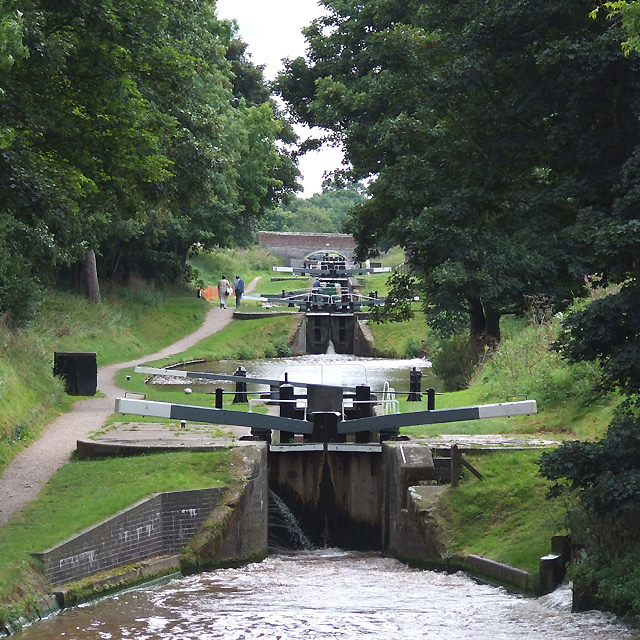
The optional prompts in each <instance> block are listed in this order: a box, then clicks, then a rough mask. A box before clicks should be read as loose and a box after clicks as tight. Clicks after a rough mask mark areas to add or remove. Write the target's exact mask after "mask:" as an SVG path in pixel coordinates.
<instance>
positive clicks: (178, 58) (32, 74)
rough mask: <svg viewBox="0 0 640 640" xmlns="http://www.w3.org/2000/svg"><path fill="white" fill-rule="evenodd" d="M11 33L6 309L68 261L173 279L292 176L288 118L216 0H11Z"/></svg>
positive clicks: (1, 81) (1, 60)
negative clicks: (285, 145)
mask: <svg viewBox="0 0 640 640" xmlns="http://www.w3.org/2000/svg"><path fill="white" fill-rule="evenodd" d="M18 5H19V8H20V11H19V12H18V11H17V8H18ZM0 35H2V36H3V37H6V41H3V42H2V45H0V67H1V68H2V70H3V74H2V76H0V114H1V115H0V118H1V121H0V289H1V293H0V312H4V311H11V312H14V315H15V316H16V317H17V316H18V315H20V316H22V317H23V318H26V317H27V316H28V313H27V312H26V309H25V306H24V304H23V301H22V300H21V299H20V297H19V296H18V293H17V292H18V291H19V290H20V288H21V287H20V283H22V288H25V289H26V288H29V289H30V290H33V291H34V292H36V290H37V287H38V286H40V285H41V284H42V283H43V282H48V281H51V280H53V279H54V278H55V277H56V275H58V274H63V275H64V276H65V277H68V274H69V273H71V274H72V280H73V283H74V285H77V286H80V284H81V282H82V281H83V279H84V281H85V282H86V281H87V275H88V274H89V273H92V274H93V277H92V282H91V283H90V284H91V286H90V287H89V289H90V291H92V292H93V295H94V297H95V298H96V299H97V295H98V291H99V288H98V283H97V271H100V273H101V276H102V277H106V278H121V279H126V278H127V277H128V275H129V274H130V273H131V272H132V271H139V272H140V273H142V274H143V275H145V276H148V277H152V278H155V279H158V280H163V281H166V280H172V279H174V278H176V277H178V276H180V275H181V274H184V273H185V271H186V257H187V254H188V252H189V251H190V249H191V247H193V246H194V245H195V244H198V245H199V246H203V247H207V246H214V245H216V244H225V243H227V244H228V243H230V242H233V240H234V236H235V235H237V233H238V229H241V228H242V227H243V225H245V226H246V225H249V226H251V225H253V224H254V223H255V222H254V221H255V219H256V218H257V217H258V216H260V215H262V213H263V211H264V209H265V207H267V206H273V204H274V203H275V202H278V201H279V199H281V198H284V197H286V196H287V194H288V193H290V192H292V191H293V190H294V189H295V187H296V183H295V178H296V175H297V173H296V169H295V166H294V164H293V161H292V158H291V155H290V153H288V152H286V151H282V152H281V151H280V150H279V148H278V147H279V144H280V142H279V140H280V139H287V140H289V139H290V135H291V130H290V128H288V125H286V124H285V123H284V120H283V119H282V117H281V116H280V114H278V113H277V112H276V109H275V107H274V104H273V102H272V100H271V98H270V97H269V96H268V91H267V90H266V84H265V82H264V80H263V79H262V75H261V71H260V69H259V68H258V67H255V68H254V67H252V66H251V65H250V63H249V62H247V61H246V60H244V61H243V60H242V59H240V58H241V56H240V58H239V57H238V55H237V50H238V47H239V45H238V44H237V37H236V33H235V30H234V27H233V25H232V24H231V23H229V22H225V21H220V20H218V19H217V17H216V14H215V3H214V2H212V1H208V0H203V1H202V2H191V1H190V0H178V1H171V2H169V0H149V1H147V0H145V1H144V2H143V1H142V0H132V1H131V2H126V3H125V2H121V1H120V0H105V1H104V2H100V3H97V4H96V3H95V2H90V1H89V0H71V1H70V2H66V3H62V4H60V3H51V2H50V1H49V0H24V1H22V2H20V3H17V2H15V1H13V0H8V2H6V3H4V4H3V8H2V10H0ZM234 47H235V49H234ZM241 48H242V47H241V45H240V49H241ZM234 50H235V51H236V54H234V53H233V51H234ZM232 66H233V68H234V69H235V70H236V73H235V74H234V73H233V72H232ZM242 74H244V75H245V78H244V81H243V82H242V83H239V82H236V84H234V81H238V78H239V76H240V75H242ZM240 85H241V86H240ZM234 90H236V91H238V92H239V93H240V92H241V93H243V94H246V95H242V96H240V95H238V96H235V95H234ZM12 256H20V258H19V259H18V260H15V261H14V263H15V265H16V266H14V264H12V261H11V259H12ZM94 256H95V260H94V259H93V258H94ZM93 264H96V265H97V267H96V269H95V270H93V272H91V271H88V270H87V269H86V267H87V266H90V265H93ZM83 265H84V267H85V268H83ZM82 274H84V276H83V277H81V275H82ZM35 299H37V295H35V296H34V300H35Z"/></svg>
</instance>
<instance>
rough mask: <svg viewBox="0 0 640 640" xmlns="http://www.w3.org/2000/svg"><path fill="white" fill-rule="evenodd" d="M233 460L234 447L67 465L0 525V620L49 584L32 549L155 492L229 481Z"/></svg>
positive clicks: (19, 610) (18, 611)
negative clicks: (35, 565)
mask: <svg viewBox="0 0 640 640" xmlns="http://www.w3.org/2000/svg"><path fill="white" fill-rule="evenodd" d="M229 460H230V453H229V451H216V452H211V453H163V454H157V455H150V456H141V457H136V458H115V459H109V460H93V461H76V462H72V463H70V464H67V465H65V466H64V467H62V468H61V469H60V470H59V471H58V473H57V474H56V475H55V476H54V477H53V478H52V480H51V481H50V482H49V483H48V484H47V485H46V486H45V488H44V489H43V491H42V492H41V493H40V495H39V496H38V498H37V499H36V500H34V501H33V502H31V503H30V504H29V505H28V506H27V507H26V508H25V509H23V510H22V511H21V512H20V513H19V514H18V515H17V516H16V517H14V518H13V519H12V520H11V521H10V522H9V523H8V524H6V525H4V526H2V527H0V623H3V622H6V621H7V620H9V619H15V618H16V617H18V616H19V615H21V614H24V613H25V611H28V610H29V609H30V608H31V607H33V606H34V604H35V602H36V600H37V598H38V597H39V596H40V595H42V593H43V589H46V585H43V584H42V582H41V577H40V576H39V574H38V573H37V571H34V570H33V569H32V568H31V567H32V560H31V558H30V556H29V553H30V552H38V551H45V550H46V549H47V548H49V547H51V546H52V545H54V544H57V543H59V542H61V541H63V540H65V539H66V538H68V537H70V536H71V535H73V534H75V533H78V532H79V531H82V530H83V529H85V528H86V527H88V526H90V525H93V524H96V523H97V522H99V521H101V520H102V519H104V518H107V517H109V516H111V515H114V514H115V513H117V512H118V511H120V510H122V509H124V508H125V507H128V506H130V505H132V504H134V503H135V502H137V501H139V500H141V499H142V498H145V497H147V496H149V495H151V494H152V493H156V492H162V491H178V490H184V489H200V488H207V487H215V486H224V485H228V484H229V483H230V482H231V481H232V479H233V478H232V476H231V474H230V473H229ZM134 479H135V481H133V480H134ZM44 592H46V591H44Z"/></svg>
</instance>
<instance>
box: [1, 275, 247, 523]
mask: <svg viewBox="0 0 640 640" xmlns="http://www.w3.org/2000/svg"><path fill="white" fill-rule="evenodd" d="M258 280H259V278H256V279H255V280H253V281H252V282H251V283H250V284H249V285H248V286H247V291H252V290H253V289H254V288H255V286H256V285H257V283H258ZM232 315H233V309H218V308H215V307H214V308H212V309H211V310H210V311H209V313H208V314H207V316H206V318H205V321H204V323H203V325H202V326H201V327H200V328H199V329H198V330H197V331H195V332H194V333H192V334H191V335H188V336H186V337H185V338H183V339H182V340H178V342H176V343H175V344H172V345H170V346H169V347H166V348H165V349H162V350H161V351H158V352H157V353H154V354H151V355H148V356H143V357H141V358H138V359H137V360H132V361H131V362H121V363H118V364H113V365H108V366H105V367H99V368H98V389H99V391H100V392H101V393H102V394H104V397H93V398H89V399H87V400H80V401H78V402H76V403H75V405H74V407H73V410H72V411H70V412H69V413H65V414H63V415H61V416H60V417H59V418H57V420H55V421H54V422H53V423H51V424H50V425H49V426H48V427H47V428H46V430H45V431H44V432H43V433H42V435H41V436H40V438H39V439H38V440H37V441H36V442H34V443H33V444H32V445H31V446H29V447H28V448H27V449H25V450H24V451H22V453H20V454H19V455H18V456H17V457H16V458H15V459H14V460H13V462H12V463H11V464H10V465H9V466H8V467H7V469H6V470H5V473H4V475H3V476H2V478H0V525H2V524H4V523H6V522H7V521H8V520H9V519H10V518H11V516H13V514H14V513H16V512H17V511H20V509H22V508H23V507H24V506H25V505H26V504H27V503H28V502H30V501H31V500H33V499H34V498H35V497H36V496H37V495H38V493H40V490H41V489H42V487H43V486H44V485H45V484H46V483H47V481H48V480H49V478H51V477H52V476H53V475H54V474H55V473H56V471H57V470H58V469H59V468H60V467H61V466H62V465H64V464H66V463H67V462H68V461H69V456H70V455H71V453H72V452H73V451H75V449H76V441H77V439H78V438H81V437H84V436H86V435H88V434H89V433H91V432H92V431H96V430H97V429H99V428H100V427H102V426H103V424H104V422H105V421H106V420H107V418H108V417H109V416H110V415H111V414H112V413H113V409H114V405H115V400H116V398H117V397H119V396H121V395H122V393H123V392H122V390H121V389H119V388H118V387H116V385H115V383H114V377H115V374H116V372H117V371H118V370H119V369H125V368H127V367H132V366H135V365H138V364H141V363H143V362H148V361H151V360H158V359H159V358H166V357H167V356H171V355H174V354H178V353H181V352H182V351H185V350H186V349H188V348H190V347H192V346H193V345H195V344H197V343H198V342H200V340H203V339H204V338H206V337H208V336H210V335H212V334H213V333H216V332H218V331H220V330H221V329H223V328H224V327H226V326H227V325H228V324H229V322H231V319H232Z"/></svg>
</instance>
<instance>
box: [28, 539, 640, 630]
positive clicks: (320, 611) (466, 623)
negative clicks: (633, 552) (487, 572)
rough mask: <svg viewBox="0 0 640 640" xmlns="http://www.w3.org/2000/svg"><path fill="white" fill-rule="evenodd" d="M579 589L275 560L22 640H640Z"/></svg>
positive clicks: (93, 609) (376, 562)
mask: <svg viewBox="0 0 640 640" xmlns="http://www.w3.org/2000/svg"><path fill="white" fill-rule="evenodd" d="M569 604H570V595H569V592H568V590H564V591H559V592H556V593H555V594H552V595H551V596H548V597H546V598H542V599H538V600H536V599H527V598H523V597H518V596H513V595H509V594H507V593H506V592H505V591H504V590H503V589H500V588H496V587H491V586H486V585H478V584H476V583H475V582H473V581H472V580H470V579H469V578H467V577H466V576H464V575H460V574H456V575H446V574H440V573H434V572H431V571H421V570H416V569H410V568H408V567H406V566H404V565H402V564H401V563H399V562H397V561H395V560H393V559H390V558H383V557H381V556H379V555H374V554H362V553H353V552H349V553H347V552H342V551H339V550H324V551H314V552H301V553H296V554H290V555H275V556H270V557H269V558H268V559H266V560H265V561H264V562H261V563H257V564H252V565H249V566H247V567H244V568H241V569H227V570H219V571H215V572H212V573H207V574H203V575H200V576H192V577H188V578H183V579H180V580H175V581H172V582H170V583H168V584H165V585H163V586H157V587H154V588H147V589H141V590H137V591H130V592H127V593H123V594H120V595H118V596H116V597H113V598H108V599H105V600H102V601H100V602H97V603H92V604H89V605H86V606H82V607H78V608H76V609H72V610H69V611H65V612H62V613H61V614H58V615H56V616H52V617H51V618H49V619H47V620H44V621H42V622H39V623H37V624H36V625H34V626H32V627H30V628H28V629H25V630H24V631H23V632H22V633H21V634H18V636H17V638H19V640H27V639H28V640H35V639H36V638H37V639H38V640H51V639H53V638H65V639H68V640H94V639H95V640H98V639H100V640H107V639H111V638H113V639H116V638H132V639H133V638H135V639H136V640H191V639H193V640H195V639H198V640H213V639H217V638H224V639H226V640H235V639H237V640H240V639H247V640H249V639H251V640H253V639H258V638H260V639H274V640H275V639H282V640H285V639H287V640H298V639H301V638H305V639H309V638H344V639H347V638H349V639H353V638H380V639H385V640H413V639H418V638H428V639H429V640H452V639H457V640H467V639H468V640H472V639H473V640H488V639H491V640H514V639H515V638H526V639H528V640H538V639H543V638H544V639H553V640H596V639H598V640H604V639H606V640H622V639H624V640H638V639H640V633H639V632H636V631H632V630H629V629H626V628H625V627H623V626H622V625H621V624H619V623H617V622H616V620H615V618H613V617H612V616H609V615H605V614H601V613H586V614H572V613H570V612H569V611H568V610H567V607H568V606H569Z"/></svg>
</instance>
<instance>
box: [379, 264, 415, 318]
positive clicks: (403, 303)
mask: <svg viewBox="0 0 640 640" xmlns="http://www.w3.org/2000/svg"><path fill="white" fill-rule="evenodd" d="M415 286H416V280H415V278H413V277H412V276H410V275H408V274H405V273H392V274H391V275H390V276H389V277H388V278H387V287H388V291H387V295H386V298H385V303H384V304H383V305H382V306H377V307H373V308H372V309H371V312H370V316H371V320H372V321H373V322H404V321H405V320H410V319H411V318H412V317H413V309H412V306H411V303H412V301H413V298H414V296H415Z"/></svg>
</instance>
